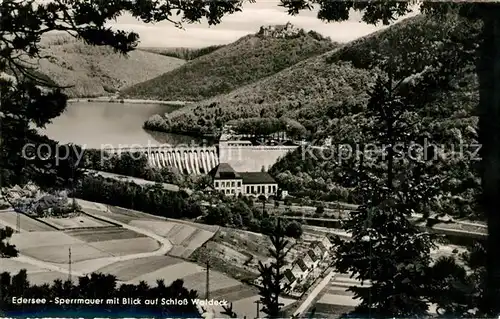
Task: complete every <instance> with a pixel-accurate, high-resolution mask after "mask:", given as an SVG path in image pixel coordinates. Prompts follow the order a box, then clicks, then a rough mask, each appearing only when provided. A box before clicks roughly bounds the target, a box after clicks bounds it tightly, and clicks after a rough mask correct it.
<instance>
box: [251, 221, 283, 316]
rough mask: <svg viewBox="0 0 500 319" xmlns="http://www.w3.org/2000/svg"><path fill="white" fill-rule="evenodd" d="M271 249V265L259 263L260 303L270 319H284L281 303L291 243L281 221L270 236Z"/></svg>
mask: <svg viewBox="0 0 500 319" xmlns="http://www.w3.org/2000/svg"><path fill="white" fill-rule="evenodd" d="M269 239H270V240H271V248H269V254H270V257H271V258H272V259H273V260H272V261H271V263H270V264H264V263H262V262H261V261H259V273H260V278H261V280H262V282H261V285H260V286H259V295H260V301H261V303H262V305H263V307H262V311H263V312H264V313H265V314H266V315H267V317H269V318H280V317H282V313H281V308H282V306H283V304H282V303H280V301H279V297H280V295H281V294H282V293H283V292H285V290H286V289H287V287H286V285H284V284H283V279H284V277H285V275H284V273H285V270H284V267H285V266H286V256H287V254H288V251H289V249H290V245H289V244H290V242H289V241H288V240H287V239H286V238H285V229H284V227H282V225H281V221H280V219H278V220H277V222H276V224H275V230H274V232H273V233H272V234H270V235H269Z"/></svg>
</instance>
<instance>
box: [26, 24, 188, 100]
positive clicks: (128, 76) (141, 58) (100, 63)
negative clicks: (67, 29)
mask: <svg viewBox="0 0 500 319" xmlns="http://www.w3.org/2000/svg"><path fill="white" fill-rule="evenodd" d="M41 47H42V50H41V54H40V55H41V56H50V58H46V59H41V60H39V61H34V62H35V63H38V68H37V70H38V71H39V72H41V73H42V74H44V75H46V76H48V77H49V78H50V79H52V80H53V81H55V82H56V83H57V84H59V85H61V86H71V87H69V88H66V89H65V93H66V94H68V96H69V97H71V98H75V97H96V96H103V95H110V94H114V93H116V92H117V91H119V90H120V89H121V88H123V87H126V86H130V85H133V84H135V83H139V82H143V81H146V80H148V79H151V78H154V77H156V76H158V75H160V74H162V73H165V72H168V71H170V70H172V69H175V68H177V67H179V66H181V65H183V64H184V63H185V61H184V60H182V59H177V58H173V57H168V56H163V55H160V54H155V53H151V52H145V51H140V50H134V51H132V52H130V53H129V54H128V56H124V55H121V54H119V53H115V52H114V51H113V49H111V48H109V47H97V46H89V45H86V44H84V43H83V42H81V41H79V40H76V39H74V38H71V37H70V36H68V35H63V34H51V35H49V36H46V37H45V38H43V39H42V42H41Z"/></svg>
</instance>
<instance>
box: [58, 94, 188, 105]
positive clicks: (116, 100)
mask: <svg viewBox="0 0 500 319" xmlns="http://www.w3.org/2000/svg"><path fill="white" fill-rule="evenodd" d="M82 102H83V103H85V102H91V103H127V104H162V105H177V106H185V105H189V104H191V103H193V102H188V101H160V100H143V99H121V98H117V97H111V96H103V97H88V98H85V97H82V98H74V99H68V103H82Z"/></svg>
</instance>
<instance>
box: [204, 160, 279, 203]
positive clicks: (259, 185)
mask: <svg viewBox="0 0 500 319" xmlns="http://www.w3.org/2000/svg"><path fill="white" fill-rule="evenodd" d="M208 174H209V176H210V177H211V178H212V182H213V186H214V189H215V190H217V191H219V192H222V193H224V194H226V195H239V194H242V195H254V196H260V195H264V196H266V198H267V197H269V196H271V195H273V196H275V195H276V193H277V192H278V183H277V182H276V181H275V180H274V178H273V177H272V176H271V175H269V173H266V172H236V171H235V170H234V169H233V168H232V167H231V165H229V164H227V163H220V164H219V165H217V166H216V167H214V168H213V169H212V170H211V171H210V172H209V173H208Z"/></svg>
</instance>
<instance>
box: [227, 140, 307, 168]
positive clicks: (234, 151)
mask: <svg viewBox="0 0 500 319" xmlns="http://www.w3.org/2000/svg"><path fill="white" fill-rule="evenodd" d="M298 147H299V146H255V145H252V146H250V145H249V146H229V145H224V144H223V143H221V144H219V160H220V162H221V163H228V164H229V165H231V167H232V168H233V169H234V170H235V171H237V172H260V171H261V170H262V167H264V170H265V171H267V170H269V168H270V167H271V166H273V165H274V164H275V163H276V162H277V161H278V159H279V158H281V157H283V156H285V155H286V154H287V153H288V152H291V151H293V150H295V149H297V148H298Z"/></svg>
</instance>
